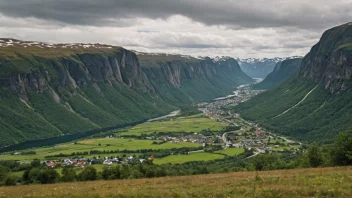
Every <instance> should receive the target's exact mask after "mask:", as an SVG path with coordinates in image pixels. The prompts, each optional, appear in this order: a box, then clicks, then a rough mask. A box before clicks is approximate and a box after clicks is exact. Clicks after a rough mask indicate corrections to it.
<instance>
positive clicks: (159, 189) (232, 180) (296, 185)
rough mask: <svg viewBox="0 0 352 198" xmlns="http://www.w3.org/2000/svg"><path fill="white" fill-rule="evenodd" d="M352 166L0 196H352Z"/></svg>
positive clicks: (13, 191) (9, 191)
mask: <svg viewBox="0 0 352 198" xmlns="http://www.w3.org/2000/svg"><path fill="white" fill-rule="evenodd" d="M351 194H352V167H343V168H317V169H299V170H282V171H264V172H244V173H227V174H211V175H198V176H183V177H165V178H156V179H136V180H116V181H96V182H82V183H65V184H53V185H33V186H18V187H2V188H0V197H85V198H86V197H351Z"/></svg>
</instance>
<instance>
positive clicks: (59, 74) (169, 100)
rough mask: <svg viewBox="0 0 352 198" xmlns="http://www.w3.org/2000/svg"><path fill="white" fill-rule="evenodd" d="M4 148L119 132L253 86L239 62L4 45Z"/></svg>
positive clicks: (0, 82)
mask: <svg viewBox="0 0 352 198" xmlns="http://www.w3.org/2000/svg"><path fill="white" fill-rule="evenodd" d="M0 68H1V70H0V99H1V100H0V112H1V113H0V129H1V130H0V135H1V137H2V138H1V139H0V146H6V145H10V144H16V143H19V142H24V141H28V140H37V139H43V138H50V137H57V136H63V135H68V134H78V133H85V132H89V131H96V132H99V130H102V129H106V128H111V127H112V128H113V127H116V126H119V125H123V124H126V123H132V122H138V121H143V120H146V119H148V118H152V117H157V116H160V115H163V114H166V113H168V112H170V111H172V110H174V109H177V108H180V107H183V106H186V105H192V103H193V102H198V101H204V100H210V99H212V98H214V97H218V96H221V95H224V94H225V93H226V94H227V93H229V92H231V91H232V90H233V89H234V87H236V86H238V85H239V84H243V83H250V82H251V81H252V79H251V78H250V77H248V76H246V75H245V74H244V73H243V72H242V71H241V69H240V67H239V65H238V64H237V62H236V61H235V60H234V59H230V58H229V59H227V60H225V61H221V62H218V61H215V60H212V59H210V58H204V59H197V58H191V57H186V56H181V55H167V54H163V55H160V54H159V55H151V54H139V55H137V54H136V53H134V52H132V51H129V50H126V49H124V48H121V47H116V46H109V45H101V44H55V45H54V44H49V43H39V42H27V41H19V40H15V39H0Z"/></svg>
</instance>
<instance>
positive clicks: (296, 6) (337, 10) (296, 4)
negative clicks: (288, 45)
mask: <svg viewBox="0 0 352 198" xmlns="http://www.w3.org/2000/svg"><path fill="white" fill-rule="evenodd" d="M351 8H352V2H351V1H348V0H335V1H331V0H310V1H306V0H295V1H293V0H270V1H268V0H245V1H239V0H99V1H97V0H16V1H8V0H0V12H1V13H3V14H5V15H8V16H12V17H35V18H39V19H45V20H53V21H58V22H62V23H68V24H76V25H94V26H106V25H111V26H114V25H116V24H117V25H128V24H125V23H123V22H121V19H133V18H136V17H147V18H153V19H155V18H167V17H169V16H171V15H183V16H187V17H189V18H191V19H193V20H196V21H199V22H202V23H204V24H207V25H227V26H228V27H231V28H253V27H282V26H291V27H298V28H306V29H311V28H313V29H314V28H316V29H322V28H327V27H330V26H333V25H336V24H340V23H344V22H348V21H349V20H351V18H352V12H351V10H350V9H351Z"/></svg>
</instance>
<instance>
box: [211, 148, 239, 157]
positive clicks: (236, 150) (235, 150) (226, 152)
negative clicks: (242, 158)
mask: <svg viewBox="0 0 352 198" xmlns="http://www.w3.org/2000/svg"><path fill="white" fill-rule="evenodd" d="M243 152H244V149H243V148H227V149H224V150H220V151H215V153H219V154H223V155H227V156H235V155H238V154H240V153H243Z"/></svg>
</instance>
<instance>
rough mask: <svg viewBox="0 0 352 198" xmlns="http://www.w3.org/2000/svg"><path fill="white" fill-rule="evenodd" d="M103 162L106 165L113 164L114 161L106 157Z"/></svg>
mask: <svg viewBox="0 0 352 198" xmlns="http://www.w3.org/2000/svg"><path fill="white" fill-rule="evenodd" d="M103 164H105V165H109V166H110V165H111V164H112V161H111V160H108V159H106V160H104V162H103Z"/></svg>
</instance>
